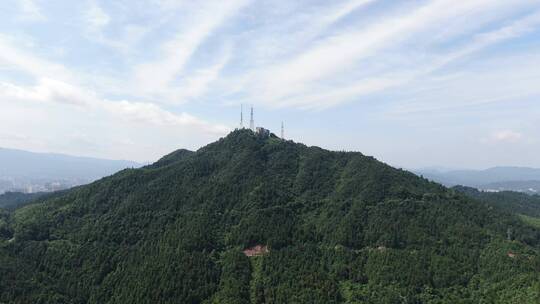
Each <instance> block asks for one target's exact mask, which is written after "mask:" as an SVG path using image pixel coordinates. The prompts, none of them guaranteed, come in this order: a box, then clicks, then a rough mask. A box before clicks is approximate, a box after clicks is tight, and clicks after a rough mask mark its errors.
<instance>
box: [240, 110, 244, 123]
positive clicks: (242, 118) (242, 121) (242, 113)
mask: <svg viewBox="0 0 540 304" xmlns="http://www.w3.org/2000/svg"><path fill="white" fill-rule="evenodd" d="M243 128H244V105H243V104H240V129H243Z"/></svg>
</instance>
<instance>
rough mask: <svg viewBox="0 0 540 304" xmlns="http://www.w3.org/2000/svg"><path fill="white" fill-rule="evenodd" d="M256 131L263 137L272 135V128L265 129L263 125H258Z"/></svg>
mask: <svg viewBox="0 0 540 304" xmlns="http://www.w3.org/2000/svg"><path fill="white" fill-rule="evenodd" d="M255 133H257V134H258V135H260V136H262V137H269V136H270V130H268V129H265V128H263V127H257V129H256V131H255Z"/></svg>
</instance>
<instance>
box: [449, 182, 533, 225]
mask: <svg viewBox="0 0 540 304" xmlns="http://www.w3.org/2000/svg"><path fill="white" fill-rule="evenodd" d="M452 189H454V190H456V191H459V192H462V193H464V194H466V195H468V196H470V197H473V198H475V199H478V200H480V201H482V202H485V203H487V204H490V205H492V206H494V207H497V208H500V209H503V210H506V211H508V212H510V213H519V214H524V215H527V216H532V217H540V195H529V194H525V193H521V192H513V191H501V192H484V191H479V190H477V189H475V188H470V187H463V186H455V187H453V188H452Z"/></svg>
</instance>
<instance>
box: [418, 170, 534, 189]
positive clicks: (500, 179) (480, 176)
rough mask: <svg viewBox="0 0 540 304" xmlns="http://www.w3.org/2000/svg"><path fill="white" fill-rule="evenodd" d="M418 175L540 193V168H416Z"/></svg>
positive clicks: (450, 183)
mask: <svg viewBox="0 0 540 304" xmlns="http://www.w3.org/2000/svg"><path fill="white" fill-rule="evenodd" d="M414 172H415V173H416V174H418V175H422V176H423V177H425V178H428V179H431V180H433V181H436V182H439V183H441V184H444V185H446V186H449V187H451V186H456V185H463V186H469V187H475V188H478V189H482V190H487V191H507V190H510V191H519V192H526V193H532V194H535V193H540V169H537V168H527V167H494V168H489V169H486V170H447V171H445V170H439V169H419V170H414Z"/></svg>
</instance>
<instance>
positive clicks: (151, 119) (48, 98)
mask: <svg viewBox="0 0 540 304" xmlns="http://www.w3.org/2000/svg"><path fill="white" fill-rule="evenodd" d="M0 96H1V97H2V98H4V99H6V100H12V101H22V102H40V103H59V104H68V105H74V106H77V107H82V108H85V109H86V110H89V111H100V110H105V111H106V112H108V113H110V114H112V115H115V116H117V117H119V118H122V119H125V120H128V121H133V122H139V123H146V124H153V125H158V126H187V127H195V128H199V129H200V130H203V131H205V132H210V133H212V134H224V133H226V132H227V131H228V130H229V128H228V127H226V126H223V125H215V124H211V123H208V122H206V121H204V120H201V119H198V118H196V117H194V116H192V115H189V114H187V113H180V114H175V113H172V112H169V111H166V110H163V109H162V108H160V107H159V106H157V105H155V104H152V103H145V102H133V101H127V100H121V101H112V100H106V99H101V98H99V97H97V96H96V94H94V93H93V92H90V91H87V90H84V89H82V88H79V87H75V86H73V85H70V84H68V83H64V82H61V81H57V80H53V79H40V80H39V83H38V84H37V85H36V86H18V85H14V84H10V83H0Z"/></svg>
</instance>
